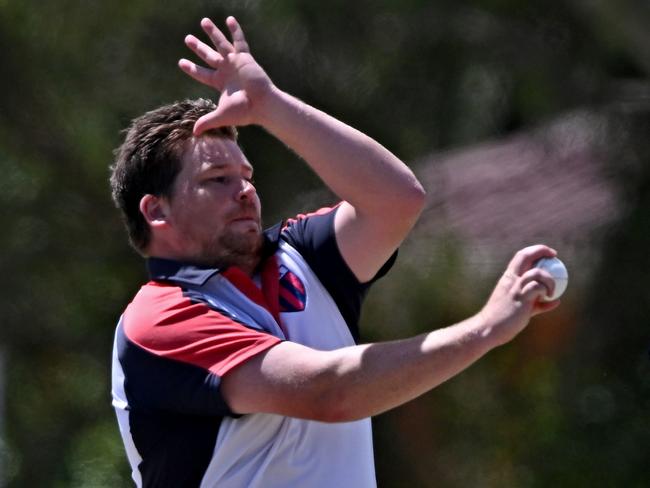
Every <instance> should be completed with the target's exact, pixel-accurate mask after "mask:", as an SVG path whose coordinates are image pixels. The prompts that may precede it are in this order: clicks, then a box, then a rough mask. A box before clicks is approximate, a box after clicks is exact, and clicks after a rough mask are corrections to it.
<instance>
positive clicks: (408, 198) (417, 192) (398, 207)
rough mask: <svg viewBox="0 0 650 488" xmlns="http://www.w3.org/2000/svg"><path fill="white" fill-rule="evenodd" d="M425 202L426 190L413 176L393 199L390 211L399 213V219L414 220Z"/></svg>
mask: <svg viewBox="0 0 650 488" xmlns="http://www.w3.org/2000/svg"><path fill="white" fill-rule="evenodd" d="M426 203H427V192H426V191H425V189H424V187H423V186H422V184H421V183H420V182H419V181H418V180H417V179H415V178H413V181H411V182H410V183H409V185H408V186H407V187H406V188H404V189H403V190H402V191H401V192H400V195H399V197H398V198H396V199H395V200H394V201H393V205H392V206H391V211H393V212H395V213H396V214H397V215H399V218H400V220H401V221H408V222H415V221H416V220H417V219H418V217H419V216H420V214H421V213H422V211H423V210H424V207H425V206H426Z"/></svg>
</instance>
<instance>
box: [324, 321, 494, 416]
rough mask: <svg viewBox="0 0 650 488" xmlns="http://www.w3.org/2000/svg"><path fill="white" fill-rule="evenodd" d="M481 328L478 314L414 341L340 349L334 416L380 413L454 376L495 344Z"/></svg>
mask: <svg viewBox="0 0 650 488" xmlns="http://www.w3.org/2000/svg"><path fill="white" fill-rule="evenodd" d="M480 330H481V327H480V326H479V324H478V320H477V318H475V317H473V318H470V319H468V320H466V321H464V322H461V323H459V324H456V325H454V326H451V327H447V328H444V329H439V330H436V331H433V332H430V333H427V334H422V335H419V336H417V337H413V338H410V339H405V340H400V341H392V342H383V343H376V344H370V345H364V346H357V347H354V348H348V349H342V350H339V351H337V352H338V353H339V354H340V357H339V358H338V359H337V365H338V367H337V369H338V375H337V376H338V379H337V381H336V384H334V385H333V393H334V398H333V399H332V402H331V404H330V407H331V408H332V409H333V411H334V418H333V419H332V420H334V421H346V420H354V419H358V418H363V417H367V416H372V415H377V414H379V413H382V412H384V411H386V410H390V409H392V408H394V407H397V406H399V405H401V404H403V403H406V402H408V401H410V400H412V399H414V398H416V397H418V396H420V395H422V394H423V393H425V392H427V391H429V390H431V389H432V388H435V387H436V386H438V385H440V384H441V383H443V382H445V381H447V380H448V379H450V378H452V377H453V376H455V375H456V374H458V373H459V372H461V371H463V370H464V369H466V368H467V367H468V366H470V365H471V364H472V363H474V362H475V361H476V360H478V359H479V358H480V357H482V356H483V355H484V354H485V353H487V352H488V351H489V350H490V349H491V348H492V347H494V346H495V342H494V340H493V339H492V338H490V337H489V335H487V334H481V333H480V332H479V331H480Z"/></svg>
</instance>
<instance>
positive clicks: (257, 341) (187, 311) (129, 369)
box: [118, 284, 280, 415]
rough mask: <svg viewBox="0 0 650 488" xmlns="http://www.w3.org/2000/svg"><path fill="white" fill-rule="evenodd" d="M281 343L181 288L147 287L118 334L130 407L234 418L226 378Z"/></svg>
mask: <svg viewBox="0 0 650 488" xmlns="http://www.w3.org/2000/svg"><path fill="white" fill-rule="evenodd" d="M120 336H121V337H120ZM278 342H280V339H279V338H277V337H274V336H272V335H270V334H266V333H264V332H260V331H258V330H254V329H252V328H249V327H247V326H246V325H244V324H241V323H239V322H236V321H234V320H232V319H231V318H229V317H227V316H226V315H224V314H222V313H220V312H218V311H216V310H214V309H212V308H210V307H209V306H208V305H206V304H205V303H201V302H198V301H195V300H192V299H191V298H189V296H188V295H187V294H185V293H184V292H183V290H182V289H181V288H180V287H177V286H165V285H155V284H154V285H148V286H145V287H144V288H143V289H142V290H141V291H140V293H138V295H137V296H136V298H135V299H134V301H133V302H132V303H131V304H130V305H129V307H128V308H127V309H126V311H125V313H124V316H123V319H122V324H121V330H119V329H118V348H119V350H118V357H119V360H120V362H121V363H122V368H123V369H124V371H125V377H126V378H127V381H126V384H125V392H126V394H127V396H130V398H129V403H130V404H131V405H134V406H142V407H144V408H157V409H165V410H172V411H177V412H182V413H191V414H204V415H214V414H217V415H224V414H230V413H231V412H230V411H229V409H228V407H227V405H226V404H225V401H224V400H223V398H222V397H221V393H220V389H219V386H220V383H221V378H222V377H223V375H225V374H226V373H227V372H228V371H229V370H231V369H232V368H234V367H235V366H237V365H239V364H242V363H243V362H245V361H247V360H248V359H250V358H251V357H253V356H255V355H257V354H259V353H260V352H262V351H265V350H267V349H269V348H270V347H272V346H274V345H276V344H277V343H278Z"/></svg>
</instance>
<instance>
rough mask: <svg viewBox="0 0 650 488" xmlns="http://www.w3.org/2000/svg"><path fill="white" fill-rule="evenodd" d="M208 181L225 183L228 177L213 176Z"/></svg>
mask: <svg viewBox="0 0 650 488" xmlns="http://www.w3.org/2000/svg"><path fill="white" fill-rule="evenodd" d="M209 181H214V182H215V183H227V182H228V177H227V176H214V177H212V178H210V180H209Z"/></svg>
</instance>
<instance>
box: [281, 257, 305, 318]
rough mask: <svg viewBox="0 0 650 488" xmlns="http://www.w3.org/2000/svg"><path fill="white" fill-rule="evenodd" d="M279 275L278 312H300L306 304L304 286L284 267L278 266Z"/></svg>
mask: <svg viewBox="0 0 650 488" xmlns="http://www.w3.org/2000/svg"><path fill="white" fill-rule="evenodd" d="M280 275H281V278H280V291H279V301H280V312H302V311H303V310H304V309H305V304H306V303H307V293H306V291H305V285H304V284H303V282H302V281H300V278H298V276H296V275H295V274H294V273H292V272H291V271H289V270H288V269H287V268H286V267H285V266H280Z"/></svg>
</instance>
